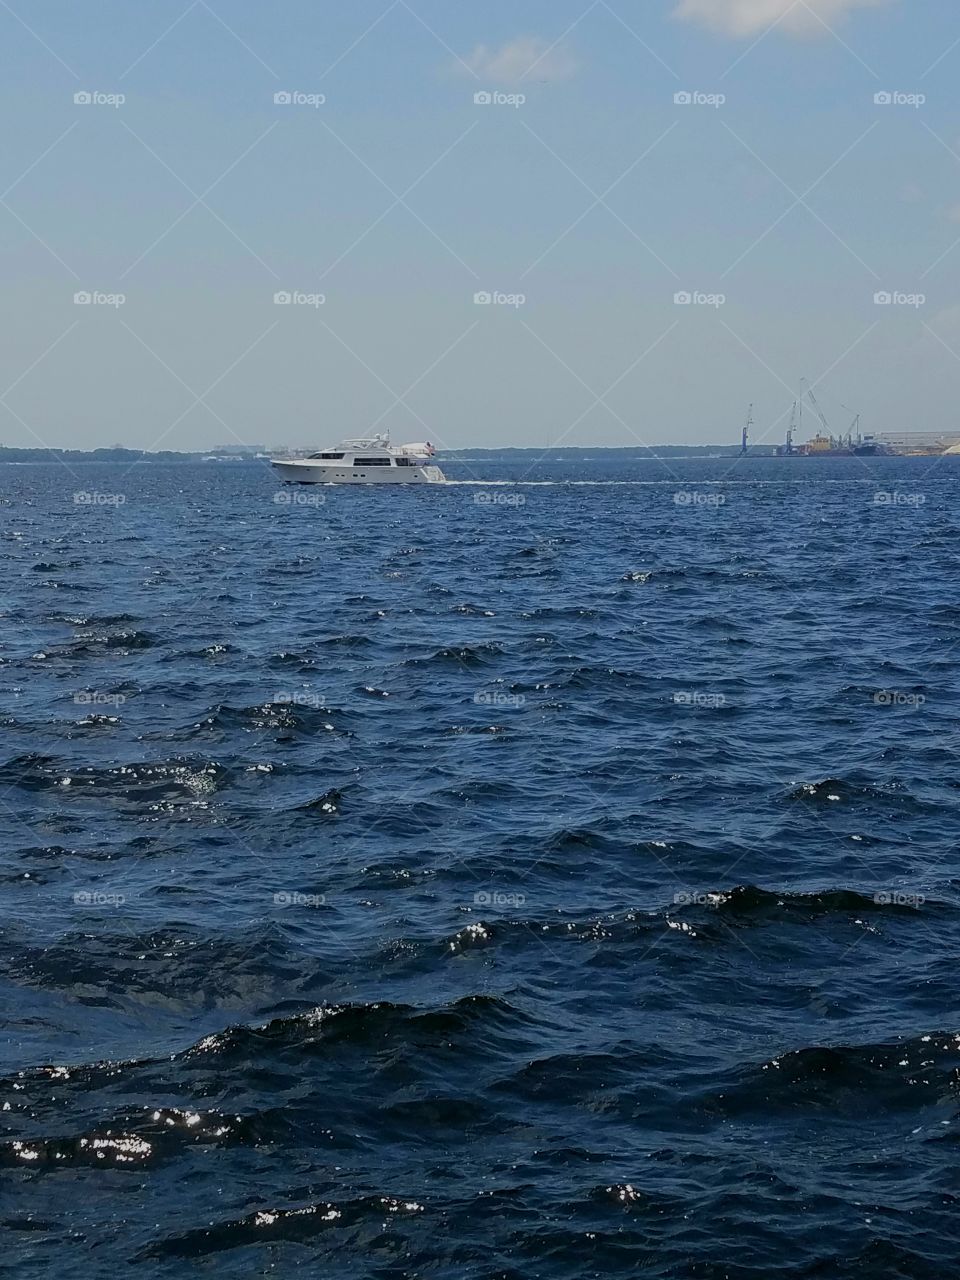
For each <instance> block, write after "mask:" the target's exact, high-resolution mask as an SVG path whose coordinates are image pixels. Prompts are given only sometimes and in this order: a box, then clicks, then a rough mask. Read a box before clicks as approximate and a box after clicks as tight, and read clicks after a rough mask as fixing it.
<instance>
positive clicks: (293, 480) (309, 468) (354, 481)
mask: <svg viewBox="0 0 960 1280" xmlns="http://www.w3.org/2000/svg"><path fill="white" fill-rule="evenodd" d="M273 469H274V470H275V471H276V473H277V474H278V475H279V477H280V478H281V480H283V481H285V482H286V483H287V484H348V485H353V486H357V485H362V484H443V483H444V482H445V481H446V476H445V475H444V474H443V472H442V471H441V470H440V468H439V467H434V466H422V467H364V466H349V467H345V466H339V465H337V464H336V463H334V464H331V465H324V464H323V463H320V462H312V461H308V460H306V459H304V460H300V459H295V460H294V459H291V460H289V461H276V462H274V463H273Z"/></svg>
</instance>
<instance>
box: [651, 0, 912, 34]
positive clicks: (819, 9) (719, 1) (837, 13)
mask: <svg viewBox="0 0 960 1280" xmlns="http://www.w3.org/2000/svg"><path fill="white" fill-rule="evenodd" d="M888 2H889V0H679V3H678V5H677V8H676V9H675V10H674V16H675V17H677V18H683V19H685V20H687V21H688V22H699V23H700V24H701V25H702V26H705V27H709V28H710V30H711V31H718V32H720V34H721V35H726V36H739V37H748V36H756V35H760V34H761V33H762V32H764V31H766V30H767V29H768V28H769V27H771V26H773V24H774V23H776V24H777V29H778V30H780V31H785V32H788V33H789V34H790V35H795V36H809V35H817V34H818V33H823V32H824V24H826V26H828V27H831V26H834V25H835V24H836V23H838V22H840V21H841V20H842V19H844V18H846V17H848V16H849V15H850V14H851V13H853V12H854V10H856V9H876V8H878V7H879V6H880V5H882V4H887V3H888Z"/></svg>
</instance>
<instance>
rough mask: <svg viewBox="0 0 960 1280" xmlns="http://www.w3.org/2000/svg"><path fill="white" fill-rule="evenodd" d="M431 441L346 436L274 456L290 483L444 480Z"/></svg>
mask: <svg viewBox="0 0 960 1280" xmlns="http://www.w3.org/2000/svg"><path fill="white" fill-rule="evenodd" d="M435 453H436V450H435V449H434V447H433V445H432V444H430V442H429V441H424V442H423V443H422V444H400V445H392V444H391V443H390V437H389V436H387V435H377V436H370V437H368V438H366V439H361V440H343V441H342V442H341V443H340V444H338V445H334V446H333V447H332V448H330V449H321V450H320V452H319V453H311V454H309V455H308V456H307V457H305V458H271V462H272V464H273V467H274V469H275V470H276V471H277V472H278V473H279V475H280V477H281V479H283V480H285V481H287V482H288V483H289V484H443V483H444V482H445V481H446V476H445V475H444V474H443V472H442V471H441V470H440V468H439V467H437V466H434V465H433V464H432V463H431V461H430V459H431V458H432V457H433V455H434V454H435Z"/></svg>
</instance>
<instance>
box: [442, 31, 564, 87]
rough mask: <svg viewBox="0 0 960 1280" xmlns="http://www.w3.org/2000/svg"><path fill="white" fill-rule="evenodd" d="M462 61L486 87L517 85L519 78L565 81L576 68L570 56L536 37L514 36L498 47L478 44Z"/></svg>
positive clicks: (558, 47)
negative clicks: (485, 83) (486, 83)
mask: <svg viewBox="0 0 960 1280" xmlns="http://www.w3.org/2000/svg"><path fill="white" fill-rule="evenodd" d="M464 62H465V63H466V65H467V66H468V67H469V68H470V70H471V71H474V72H476V74H477V75H478V76H479V77H480V79H481V80H484V81H487V82H489V83H490V84H519V83H520V81H521V80H523V79H529V80H532V81H537V80H550V81H555V80H569V79H570V77H571V76H572V75H574V74H575V73H576V71H577V69H578V68H577V61H576V59H575V58H574V57H573V55H572V54H570V53H568V52H567V51H566V50H564V49H562V48H561V47H560V46H559V45H555V46H552V45H551V44H550V43H549V41H547V40H541V39H540V37H539V36H517V38H516V39H515V40H508V41H507V43H506V44H504V45H501V46H500V47H499V48H490V47H489V46H488V45H485V44H478V45H477V47H476V48H475V49H474V51H473V52H472V53H471V54H469V55H468V56H467V57H466V58H464Z"/></svg>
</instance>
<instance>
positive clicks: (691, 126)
mask: <svg viewBox="0 0 960 1280" xmlns="http://www.w3.org/2000/svg"><path fill="white" fill-rule="evenodd" d="M0 38H2V42H3V48H4V63H5V74H4V76H3V82H2V85H0V95H2V98H3V104H4V114H5V118H6V121H7V128H6V129H5V130H4V135H3V139H2V143H0V146H2V156H3V164H2V174H0V182H2V188H3V194H2V201H0V226H2V228H3V261H4V267H5V280H4V306H3V310H2V315H3V334H2V338H3V341H2V347H0V385H2V396H0V404H2V406H3V409H4V412H3V419H2V421H3V426H2V429H0V442H2V443H5V444H16V445H32V444H45V445H51V446H66V447H77V448H84V447H96V446H101V445H110V444H114V443H121V444H124V445H127V446H131V447H140V448H148V449H153V448H171V449H184V448H209V447H212V446H214V445H216V444H224V443H235V442H237V441H241V442H245V443H251V442H263V443H266V444H267V445H275V444H278V443H281V442H285V443H289V444H322V443H329V442H332V441H334V440H336V439H339V438H340V437H341V436H342V435H357V434H361V433H363V432H365V431H367V430H369V429H371V428H375V429H377V430H383V429H387V428H389V429H390V431H391V433H392V434H393V436H394V438H395V439H398V440H400V439H424V438H429V439H432V440H434V441H436V442H437V443H439V444H441V445H447V446H450V447H458V448H459V447H465V446H470V445H478V446H484V447H489V446H497V445H518V446H523V445H531V446H539V447H543V446H546V445H549V444H552V443H559V444H566V445H630V444H638V443H642V444H653V445H656V444H662V443H665V442H670V443H686V444H691V443H700V442H708V443H709V442H717V443H719V442H731V443H732V442H734V441H735V440H737V439H738V438H739V432H740V427H741V425H742V422H743V418H744V415H745V412H746V407H747V404H748V402H750V401H752V402H753V403H754V406H755V407H754V416H755V418H756V422H757V425H756V428H755V435H754V438H755V440H756V441H758V442H759V441H760V440H761V439H766V440H768V441H779V440H780V439H781V438H782V436H783V431H784V426H785V419H786V417H787V415H788V414H789V410H790V404H791V401H792V399H793V398H794V396H795V395H796V387H797V384H798V382H799V379H800V377H801V376H806V377H808V378H809V379H810V380H811V381H812V382H814V384H815V385H816V386H817V390H818V394H819V395H820V397H821V400H822V403H823V406H824V408H825V409H826V410H827V412H828V415H829V416H830V418H831V424H832V425H836V426H837V427H838V428H839V427H843V428H845V427H846V426H847V425H848V424H849V422H850V419H851V418H852V416H853V413H854V412H862V413H863V415H864V419H863V420H864V426H865V428H866V429H868V430H876V431H897V430H935V429H936V430H939V429H960V415H958V413H957V408H956V401H957V386H958V383H960V103H958V99H957V94H956V89H955V85H956V83H957V79H958V73H960V9H958V5H957V3H956V0H910V2H908V0H639V2H638V0H592V2H591V0H519V2H517V0H512V2H511V3H507V2H506V0H485V3H483V4H471V5H466V4H461V5H456V4H451V3H450V0H446V3H443V2H441V0H352V2H351V3H350V4H349V5H347V4H343V3H333V2H332V0H284V2H283V3H282V4H280V5H276V6H272V5H267V4H264V3H255V2H254V0H229V3H228V0H153V3H151V4H149V5H144V4H141V5H132V4H130V3H129V0H124V2H122V3H121V0H100V3H98V4H96V5H94V4H84V3H80V4H78V3H76V0H70V2H69V3H68V2H67V0H31V3H30V5H29V6H28V5H27V4H26V3H25V0H9V3H7V0H4V3H3V4H2V5H0ZM478 94H479V95H486V97H487V98H492V99H493V100H492V101H485V100H483V98H482V97H481V100H480V101H475V96H476V95H478ZM76 95H79V100H77V101H75V96H76ZM117 95H122V97H123V101H122V102H119V103H118V101H117ZM277 95H279V100H275V98H276V96H277ZM285 95H286V96H288V97H290V98H291V99H292V100H290V101H284V96H285ZM320 95H322V96H323V98H324V101H323V102H322V103H319V104H318V99H319V96H320ZM678 95H679V98H678ZM877 95H880V99H879V100H877ZM884 95H886V97H887V98H890V97H891V96H892V98H893V100H892V101H887V100H885V98H884ZM84 96H86V97H88V98H92V100H91V101H85V100H84ZM686 98H690V99H692V100H690V101H688V100H686ZM277 294H280V295H281V296H282V295H293V297H294V300H293V301H290V302H283V301H280V302H277V301H276V300H275V297H276V295H277ZM478 294H480V295H484V294H491V295H495V300H494V301H492V302H488V303H484V302H478V301H476V300H475V296H476V295H478ZM77 295H80V296H81V298H82V297H83V296H84V295H92V298H93V300H92V301H89V302H84V301H82V300H81V301H78V300H76V296H77ZM496 295H500V296H499V300H498V299H497V297H496ZM677 295H680V299H681V300H680V301H677ZM685 295H691V297H692V300H691V301H690V302H685V301H683V298H684V296H685ZM877 295H880V298H881V300H880V301H879V302H878V301H877V300H876V298H877ZM886 295H892V296H893V301H892V302H885V301H884V300H883V299H884V297H885V296H886ZM120 297H122V298H123V301H122V302H121V301H120ZM321 297H322V301H321ZM520 298H522V299H523V301H520ZM842 406H845V407H842Z"/></svg>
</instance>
